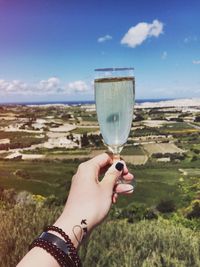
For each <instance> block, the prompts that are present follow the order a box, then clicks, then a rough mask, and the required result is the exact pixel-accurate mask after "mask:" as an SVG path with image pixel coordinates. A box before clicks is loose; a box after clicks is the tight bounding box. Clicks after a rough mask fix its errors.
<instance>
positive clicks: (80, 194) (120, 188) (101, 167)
mask: <svg viewBox="0 0 200 267" xmlns="http://www.w3.org/2000/svg"><path fill="white" fill-rule="evenodd" d="M105 170H107V171H106V173H105V175H104V177H103V179H102V180H101V181H99V176H100V174H102V173H104V172H105ZM120 176H121V177H123V179H124V180H125V181H127V183H124V184H120V183H117V182H118V178H119V177H120ZM132 179H133V175H132V174H130V173H129V172H128V169H127V167H126V164H125V162H124V161H118V162H115V163H113V159H112V157H111V156H109V155H108V154H107V153H103V154H101V155H99V156H96V157H94V158H92V159H91V160H89V161H86V162H84V163H81V164H80V165H79V167H78V170H77V172H76V174H75V175H74V177H73V179H72V184H71V189H70V192H69V196H68V199H67V203H66V205H65V208H64V211H63V213H62V215H61V216H60V217H59V219H58V220H57V221H56V223H55V225H56V226H58V227H60V228H62V229H63V230H64V231H65V232H66V233H68V235H69V236H70V238H71V239H72V241H73V242H74V244H75V246H78V244H79V242H78V241H81V239H82V234H83V232H84V231H85V232H87V231H90V230H91V229H92V228H93V227H94V226H95V225H97V224H99V223H100V222H101V221H102V220H103V219H104V218H105V217H106V215H107V214H108V212H109V210H110V207H111V204H112V202H113V203H115V202H116V200H117V196H118V194H120V193H123V194H130V193H132V192H133V186H132V185H130V184H128V182H131V180H132ZM83 228H84V231H83V230H82V229H83Z"/></svg>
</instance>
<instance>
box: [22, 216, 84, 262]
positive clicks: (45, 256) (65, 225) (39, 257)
mask: <svg viewBox="0 0 200 267" xmlns="http://www.w3.org/2000/svg"><path fill="white" fill-rule="evenodd" d="M65 216H66V214H65V213H62V214H61V216H60V217H59V218H58V219H57V221H56V222H55V223H54V226H56V227H59V228H60V229H62V230H63V231H64V232H65V233H66V234H67V235H68V236H69V238H70V239H71V241H72V243H73V245H74V247H75V248H78V246H79V245H80V242H81V239H82V230H81V227H80V228H79V227H76V229H74V230H75V232H74V230H73V228H74V226H75V225H76V224H77V219H76V218H72V217H67V219H66V217H65ZM48 232H49V233H52V234H54V235H56V236H58V237H59V238H61V239H63V240H64V238H63V237H62V235H60V234H59V233H57V232H55V231H48ZM35 266H42V267H59V266H60V265H59V263H58V262H57V260H56V259H55V258H54V257H53V256H52V255H51V254H50V253H48V252H47V251H46V250H45V249H43V248H40V247H34V248H32V249H31V250H30V251H29V252H28V253H27V254H26V255H25V257H24V258H23V259H22V260H21V261H20V263H19V264H18V265H17V267H35ZM69 266H70V265H69Z"/></svg>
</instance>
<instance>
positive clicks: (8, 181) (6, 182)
mask: <svg viewBox="0 0 200 267" xmlns="http://www.w3.org/2000/svg"><path fill="white" fill-rule="evenodd" d="M77 166H78V162H77V163H75V162H74V161H73V160H68V161H67V162H66V163H65V162H62V161H49V162H47V161H36V162H35V161H32V162H31V161H0V186H2V187H5V188H15V189H16V190H17V191H21V190H27V191H30V192H32V193H34V194H41V195H43V196H49V195H51V194H54V195H55V196H57V197H58V198H60V199H64V198H65V197H66V195H67V192H68V190H69V187H70V183H71V178H72V176H73V174H74V173H75V172H76V169H77ZM183 166H184V165H183ZM183 166H182V167H183ZM179 168H181V167H180V166H177V165H175V166H174V165H173V164H171V165H170V164H168V165H166V167H165V168H163V165H160V164H154V167H151V165H150V166H148V165H147V166H143V167H135V166H133V165H129V169H130V172H132V173H134V175H135V177H136V181H137V185H136V188H135V192H134V194H133V195H132V196H130V197H125V196H121V197H120V198H119V203H118V205H119V206H121V207H122V206H123V205H127V204H128V203H130V202H136V203H143V204H144V205H146V206H153V205H156V204H157V203H159V201H160V200H161V199H173V200H174V201H175V203H176V204H177V205H178V206H179V205H181V200H182V196H181V193H180V192H179V187H178V182H179V178H180V177H181V176H182V174H181V173H180V172H179V171H178V169H179ZM17 170H22V171H24V172H26V173H27V174H28V176H29V179H22V178H20V177H18V176H16V175H15V172H16V171H17Z"/></svg>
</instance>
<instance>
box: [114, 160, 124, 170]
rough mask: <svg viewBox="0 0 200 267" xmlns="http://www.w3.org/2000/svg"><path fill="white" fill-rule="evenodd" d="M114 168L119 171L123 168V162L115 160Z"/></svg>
mask: <svg viewBox="0 0 200 267" xmlns="http://www.w3.org/2000/svg"><path fill="white" fill-rule="evenodd" d="M115 168H116V169H117V170H118V171H119V172H120V171H122V170H123V168H124V164H123V163H121V162H117V164H116V165H115Z"/></svg>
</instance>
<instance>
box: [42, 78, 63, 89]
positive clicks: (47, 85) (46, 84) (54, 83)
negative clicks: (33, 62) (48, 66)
mask: <svg viewBox="0 0 200 267" xmlns="http://www.w3.org/2000/svg"><path fill="white" fill-rule="evenodd" d="M59 85H60V80H59V79H58V78H57V77H51V78H49V79H48V80H41V81H40V82H39V86H38V88H39V89H41V90H44V91H54V90H56V89H57V88H58V87H59Z"/></svg>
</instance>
